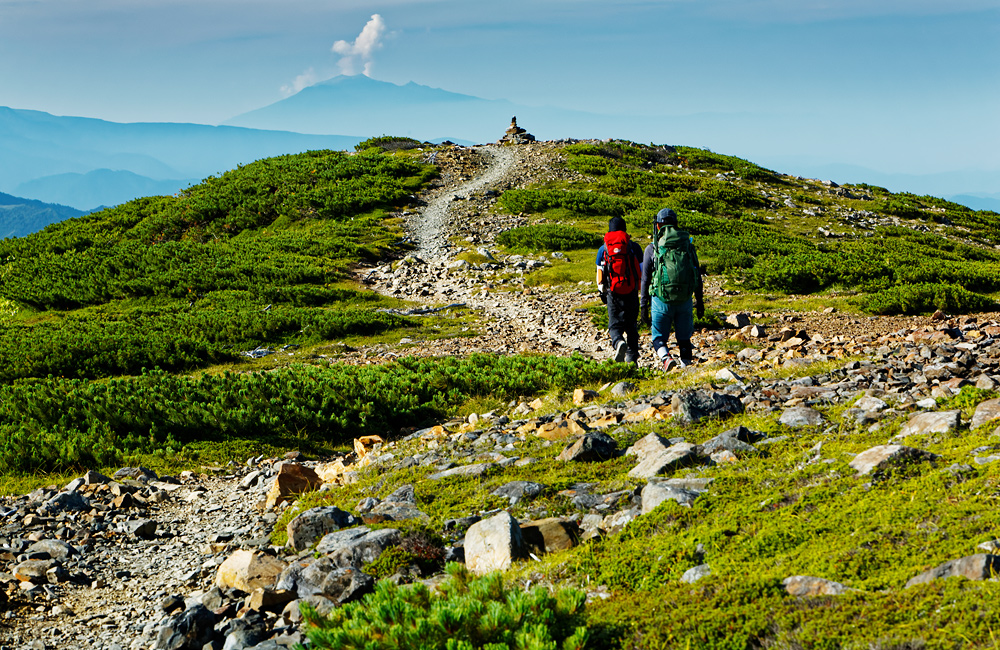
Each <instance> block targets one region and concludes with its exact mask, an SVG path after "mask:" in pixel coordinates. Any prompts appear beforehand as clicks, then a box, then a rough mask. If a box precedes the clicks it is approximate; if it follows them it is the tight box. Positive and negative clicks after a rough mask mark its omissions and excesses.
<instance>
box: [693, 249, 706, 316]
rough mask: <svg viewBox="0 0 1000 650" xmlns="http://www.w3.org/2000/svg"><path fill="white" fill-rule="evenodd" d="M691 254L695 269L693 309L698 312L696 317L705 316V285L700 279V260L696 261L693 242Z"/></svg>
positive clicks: (696, 254)
mask: <svg viewBox="0 0 1000 650" xmlns="http://www.w3.org/2000/svg"><path fill="white" fill-rule="evenodd" d="M691 254H692V255H693V256H694V268H695V269H696V270H697V274H696V279H697V281H696V282H695V285H694V309H695V313H697V314H698V318H704V317H705V285H704V283H703V282H702V280H701V262H699V261H698V253H697V251H695V249H694V244H691Z"/></svg>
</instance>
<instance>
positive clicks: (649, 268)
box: [639, 244, 655, 324]
mask: <svg viewBox="0 0 1000 650" xmlns="http://www.w3.org/2000/svg"><path fill="white" fill-rule="evenodd" d="M654 261H655V255H654V247H653V245H652V244H649V245H648V246H646V250H645V251H644V252H643V254H642V281H641V282H640V283H639V321H640V322H642V323H647V324H649V323H651V322H652V319H651V318H650V315H649V283H650V281H651V280H652V278H653V264H654Z"/></svg>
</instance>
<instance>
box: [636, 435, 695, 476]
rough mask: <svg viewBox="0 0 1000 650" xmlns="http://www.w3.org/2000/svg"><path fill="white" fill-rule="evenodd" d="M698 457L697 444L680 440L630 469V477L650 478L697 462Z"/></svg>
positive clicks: (648, 456)
mask: <svg viewBox="0 0 1000 650" xmlns="http://www.w3.org/2000/svg"><path fill="white" fill-rule="evenodd" d="M697 458H698V446H697V445H692V444H690V443H687V442H678V443H677V444H675V445H672V446H670V447H668V448H667V449H665V450H663V451H661V452H658V453H655V454H650V455H647V456H646V457H645V458H643V459H642V460H641V461H640V462H639V464H638V465H636V466H635V467H633V468H632V469H631V470H630V471H629V473H628V475H629V477H630V478H638V479H648V478H651V477H653V476H656V475H658V474H662V473H664V472H668V471H673V470H675V469H678V468H680V467H686V466H687V465H690V464H691V463H693V462H695V461H696V460H697Z"/></svg>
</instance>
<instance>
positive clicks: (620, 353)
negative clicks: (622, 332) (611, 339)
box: [615, 339, 628, 363]
mask: <svg viewBox="0 0 1000 650" xmlns="http://www.w3.org/2000/svg"><path fill="white" fill-rule="evenodd" d="M626 354H628V345H627V344H626V343H625V341H624V339H623V340H620V341H618V344H617V345H616V346H615V361H617V362H618V363H621V362H622V361H624V360H625V355H626Z"/></svg>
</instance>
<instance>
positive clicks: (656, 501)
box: [642, 483, 702, 515]
mask: <svg viewBox="0 0 1000 650" xmlns="http://www.w3.org/2000/svg"><path fill="white" fill-rule="evenodd" d="M701 495H702V493H701V492H700V491H695V490H688V489H685V488H682V487H674V486H672V485H664V484H662V483H649V484H648V485H646V487H644V488H642V514H644V515H647V514H649V513H650V512H652V511H653V510H654V509H655V508H656V506H658V505H660V504H661V503H663V502H664V501H676V502H677V503H679V504H681V505H682V506H685V507H688V508H690V507H691V504H693V503H694V501H695V499H697V498H698V497H700V496H701Z"/></svg>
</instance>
